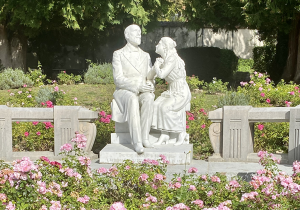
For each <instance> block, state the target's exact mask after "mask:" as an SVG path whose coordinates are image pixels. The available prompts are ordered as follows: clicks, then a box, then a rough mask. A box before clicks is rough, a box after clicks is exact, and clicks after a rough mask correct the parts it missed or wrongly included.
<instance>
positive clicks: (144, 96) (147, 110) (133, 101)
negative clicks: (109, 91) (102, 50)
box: [112, 25, 155, 153]
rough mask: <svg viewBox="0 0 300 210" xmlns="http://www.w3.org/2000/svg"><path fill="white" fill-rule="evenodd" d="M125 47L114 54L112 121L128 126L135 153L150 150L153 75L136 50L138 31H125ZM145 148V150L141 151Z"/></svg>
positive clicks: (131, 28)
mask: <svg viewBox="0 0 300 210" xmlns="http://www.w3.org/2000/svg"><path fill="white" fill-rule="evenodd" d="M124 35H125V39H126V40H127V44H126V45H125V46H124V47H123V48H122V49H120V50H117V51H115V52H114V54H113V60H112V65H113V77H114V83H115V85H116V90H115V92H114V94H113V97H114V99H113V102H112V119H113V120H114V121H115V122H118V123H123V122H126V121H127V122H128V127H129V133H130V137H131V143H132V144H133V146H134V150H135V151H136V152H137V153H143V152H144V147H152V145H151V144H150V142H149V132H150V127H151V123H152V114H153V101H154V97H155V95H154V93H153V92H154V78H153V77H154V75H152V76H151V75H150V76H149V75H148V73H149V72H150V70H151V68H152V64H151V59H150V56H149V54H148V53H146V52H144V51H143V50H141V49H140V48H139V45H140V44H141V29H140V27H139V26H137V25H130V26H128V27H127V28H126V29H125V31H124ZM143 146H144V147H143Z"/></svg>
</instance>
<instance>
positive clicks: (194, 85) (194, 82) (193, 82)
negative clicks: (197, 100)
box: [186, 75, 204, 91]
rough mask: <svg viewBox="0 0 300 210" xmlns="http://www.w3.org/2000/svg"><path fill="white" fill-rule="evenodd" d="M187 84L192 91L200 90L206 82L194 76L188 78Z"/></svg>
mask: <svg viewBox="0 0 300 210" xmlns="http://www.w3.org/2000/svg"><path fill="white" fill-rule="evenodd" d="M186 82H187V83H188V85H189V88H190V90H191V91H193V90H195V89H198V88H199V87H200V86H201V85H203V84H204V81H203V80H201V81H199V78H198V76H195V75H192V76H191V77H189V76H187V77H186Z"/></svg>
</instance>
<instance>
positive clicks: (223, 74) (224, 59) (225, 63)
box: [218, 49, 239, 81]
mask: <svg viewBox="0 0 300 210" xmlns="http://www.w3.org/2000/svg"><path fill="white" fill-rule="evenodd" d="M220 54H221V55H220V64H219V69H218V75H219V76H218V77H219V78H222V79H223V81H229V80H230V79H231V78H232V76H233V75H234V73H235V72H236V71H237V66H238V60H239V59H238V57H237V56H236V55H235V53H234V52H233V51H232V50H227V49H221V50H220Z"/></svg>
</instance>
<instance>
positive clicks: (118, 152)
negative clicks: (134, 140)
mask: <svg viewBox="0 0 300 210" xmlns="http://www.w3.org/2000/svg"><path fill="white" fill-rule="evenodd" d="M161 154H162V155H165V156H166V159H167V160H168V161H169V162H170V163H169V164H174V165H181V164H187V165H189V164H190V163H191V161H192V158H193V145H192V144H182V145H180V146H174V145H172V144H167V145H166V144H163V145H159V146H155V147H154V148H144V153H143V154H137V153H136V152H135V151H134V148H133V145H131V144H108V145H106V146H105V147H104V148H103V149H102V150H101V151H100V154H99V157H100V159H99V162H100V163H122V162H123V161H124V160H128V159H129V160H132V161H134V162H142V161H143V160H144V159H151V160H158V159H160V157H159V155H161Z"/></svg>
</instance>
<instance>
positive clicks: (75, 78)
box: [57, 71, 81, 85]
mask: <svg viewBox="0 0 300 210" xmlns="http://www.w3.org/2000/svg"><path fill="white" fill-rule="evenodd" d="M57 80H58V84H60V85H64V84H65V85H73V84H75V83H78V82H80V81H81V76H80V75H74V74H67V73H66V71H62V72H60V73H59V74H58V75H57Z"/></svg>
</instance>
